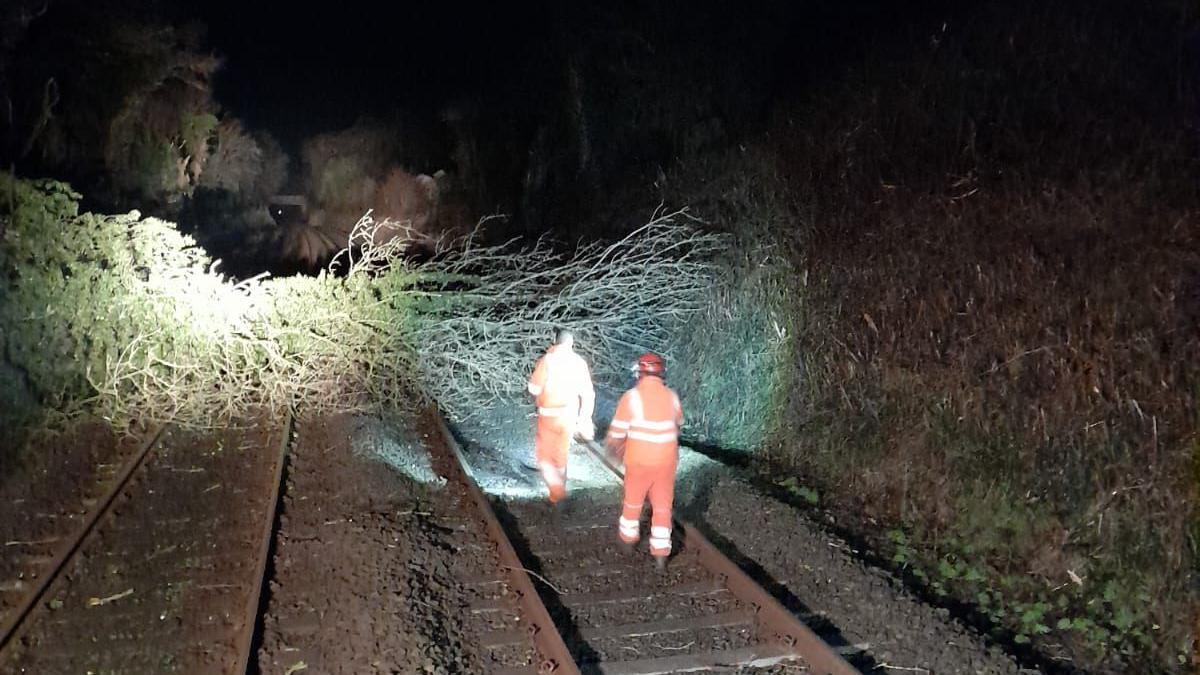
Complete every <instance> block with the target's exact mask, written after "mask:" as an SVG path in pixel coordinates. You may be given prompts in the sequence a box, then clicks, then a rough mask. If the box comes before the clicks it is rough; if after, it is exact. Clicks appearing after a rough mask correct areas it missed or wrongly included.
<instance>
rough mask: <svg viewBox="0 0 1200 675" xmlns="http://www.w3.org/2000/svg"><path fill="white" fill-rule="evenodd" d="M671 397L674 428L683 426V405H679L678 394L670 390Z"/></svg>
mask: <svg viewBox="0 0 1200 675" xmlns="http://www.w3.org/2000/svg"><path fill="white" fill-rule="evenodd" d="M672 394H673V396H672V398H673V399H674V400H675V428H676V429H682V428H683V406H681V405H679V394H675V393H674V392H672Z"/></svg>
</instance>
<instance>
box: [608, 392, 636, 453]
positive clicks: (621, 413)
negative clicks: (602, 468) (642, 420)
mask: <svg viewBox="0 0 1200 675" xmlns="http://www.w3.org/2000/svg"><path fill="white" fill-rule="evenodd" d="M632 412H633V411H632V407H631V406H630V404H629V392H625V393H624V394H623V395H622V396H621V400H619V401H617V412H616V413H614V414H613V418H612V421H611V422H609V424H608V436H607V437H605V439H604V448H605V449H606V450H608V454H609V455H611V456H613V457H616V458H618V459H620V458H621V457H622V455H624V454H625V437H626V436H628V435H629V422H630V420H632V419H633V414H632Z"/></svg>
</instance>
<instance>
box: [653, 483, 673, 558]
mask: <svg viewBox="0 0 1200 675" xmlns="http://www.w3.org/2000/svg"><path fill="white" fill-rule="evenodd" d="M652 476H653V478H652V482H651V483H650V485H649V488H650V489H649V490H648V494H649V497H650V507H651V509H653V512H652V513H651V515H650V555H653V556H669V555H671V504H672V502H674V501H675V464H673V463H672V464H666V465H663V466H656V467H654V470H653V472H652Z"/></svg>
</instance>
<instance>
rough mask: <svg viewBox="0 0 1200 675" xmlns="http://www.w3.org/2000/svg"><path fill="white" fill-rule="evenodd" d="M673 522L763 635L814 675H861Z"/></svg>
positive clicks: (611, 466)
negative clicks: (745, 608)
mask: <svg viewBox="0 0 1200 675" xmlns="http://www.w3.org/2000/svg"><path fill="white" fill-rule="evenodd" d="M581 443H582V445H583V447H584V448H586V449H587V451H588V452H589V453H591V455H592V456H593V457H595V458H596V459H597V460H599V462H600V463H601V464H602V465H603V466H604V467H605V468H607V469H608V470H609V471H610V472H611V473H612V474H613V476H615V477H616V478H617V479H618V480H619V481H624V480H625V472H624V471H622V470H621V468H620V467H618V466H617V465H616V463H615V462H613V461H612V459H611V458H610V457H609V456H608V453H606V452H605V451H604V449H603V448H601V447H600V444H599V443H597V442H596V441H594V440H586V441H581ZM672 520H673V521H674V522H675V525H676V526H677V527H678V528H679V529H681V530H682V531H683V539H684V541H685V542H687V543H688V544H690V545H691V548H692V549H693V550H694V551H695V555H696V556H697V558H698V559H699V562H700V564H701V565H703V566H704V567H707V568H708V569H709V570H710V571H712V572H713V573H714V574H716V575H717V576H718V577H719V578H720V579H721V580H722V581H723V582H724V583H725V586H726V587H727V588H728V589H729V592H730V593H732V594H733V595H734V596H735V597H737V598H738V599H739V600H742V601H743V602H745V603H747V605H748V606H749V607H750V608H751V609H752V610H753V612H754V619H755V622H756V623H757V624H758V626H759V629H760V632H761V634H763V635H764V636H768V637H771V638H774V640H775V641H776V642H777V643H778V644H780V645H781V646H783V647H784V648H785V649H787V650H789V651H791V652H793V653H794V655H795V656H797V657H799V658H801V659H803V660H804V661H805V662H806V663H807V665H808V667H809V668H810V669H811V671H812V672H813V673H818V674H820V675H860V673H859V671H858V670H857V669H856V668H854V667H853V666H851V665H850V664H849V663H848V662H847V661H846V660H845V659H843V658H842V657H841V656H840V655H838V653H837V652H835V651H834V650H833V648H831V647H830V646H829V645H828V644H826V643H825V641H824V640H822V639H821V638H820V637H818V636H817V634H816V633H814V632H813V631H812V629H810V628H809V627H808V626H806V625H804V623H803V622H801V621H800V620H799V619H798V618H796V616H795V615H794V614H792V613H791V612H789V611H788V610H787V608H786V607H784V606H783V605H782V604H781V603H780V602H779V600H777V599H776V598H775V597H774V596H772V595H771V594H770V593H768V592H767V591H766V589H764V588H763V587H762V586H761V585H759V584H758V583H756V582H755V581H754V580H753V579H751V578H750V576H749V575H748V574H746V572H745V571H744V570H742V568H740V567H738V566H737V565H736V564H734V562H733V561H732V560H730V559H729V558H728V556H726V555H725V554H724V553H722V552H721V551H720V549H718V548H717V547H716V546H714V545H713V544H712V542H710V541H709V540H708V538H707V537H705V536H704V535H703V534H702V533H701V532H700V530H698V529H697V528H695V527H693V526H692V525H691V524H690V523H688V522H687V521H685V520H683V519H681V518H679V517H678V516H674V517H673V518H672Z"/></svg>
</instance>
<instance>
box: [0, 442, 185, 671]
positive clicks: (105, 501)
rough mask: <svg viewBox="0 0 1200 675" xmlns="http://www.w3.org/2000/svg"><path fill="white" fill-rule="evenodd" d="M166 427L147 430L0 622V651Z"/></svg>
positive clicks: (6, 645) (106, 511) (142, 462)
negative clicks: (43, 569)
mask: <svg viewBox="0 0 1200 675" xmlns="http://www.w3.org/2000/svg"><path fill="white" fill-rule="evenodd" d="M166 428H167V424H166V423H164V424H162V425H159V426H158V428H157V429H155V430H154V431H153V432H151V433H149V435H148V437H147V439H146V441H145V442H144V443H143V444H142V445H141V446H140V447H139V448H138V450H137V452H136V453H134V456H133V457H131V458H130V459H129V461H128V462H126V463H125V468H124V469H123V470H122V471H121V474H120V475H119V476H117V478H116V480H114V481H113V483H112V486H111V487H110V488H109V490H108V491H107V492H106V493H105V494H104V496H103V497H101V498H100V499H99V500H98V501H97V502H96V504H95V505H94V506H93V507H92V510H91V511H89V512H88V515H87V517H86V518H85V519H84V521H83V524H82V525H81V526H80V527H79V528H78V529H77V530H76V531H75V533H74V535H73V536H71V537H70V538H68V539H67V540H66V541H64V542H63V543H62V544H60V545H59V547H58V549H57V550H56V551H55V554H54V557H53V559H52V561H51V563H50V568H49V569H48V570H46V571H45V573H43V574H41V575H40V576H39V577H38V580H37V583H36V584H34V586H33V588H32V589H30V591H29V593H28V594H26V596H25V599H24V600H22V601H21V603H20V604H19V605H17V606H16V607H15V608H14V609H13V611H12V612H10V613H9V615H8V617H6V618H5V620H4V623H3V624H2V625H0V651H3V650H4V649H5V648H7V647H8V645H9V643H10V642H11V641H12V639H13V637H14V636H15V635H16V634H17V631H18V630H19V629H20V628H21V625H22V624H23V623H24V622H25V619H26V618H28V616H29V613H30V612H31V611H33V608H34V607H36V606H37V604H38V603H39V602H41V600H42V597H43V596H44V595H45V594H46V589H48V588H49V587H50V584H51V583H53V582H54V580H55V579H57V578H58V576H59V574H61V573H62V571H63V570H64V569H65V568H66V567H67V565H68V564H69V563H70V562H71V561H72V560H74V558H75V555H76V554H77V553H78V552H79V548H80V546H82V545H83V541H84V540H85V539H87V537H88V535H89V534H91V532H92V530H94V529H95V527H96V523H97V522H99V520H100V518H101V517H103V516H104V514H106V513H108V511H109V509H110V508H111V507H112V505H113V502H114V501H115V500H116V498H117V495H119V494H121V492H122V491H123V490H124V489H125V487H126V486H127V485H128V484H129V481H130V479H131V478H132V477H133V474H134V473H135V472H137V470H138V468H139V467H141V466H142V465H143V464H144V463H145V461H146V457H147V456H148V455H149V454H150V450H151V448H153V447H154V446H155V445H157V444H158V440H159V438H161V437H162V434H163V431H165V430H166Z"/></svg>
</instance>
